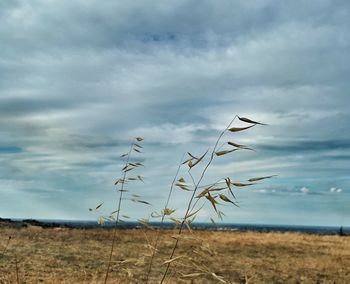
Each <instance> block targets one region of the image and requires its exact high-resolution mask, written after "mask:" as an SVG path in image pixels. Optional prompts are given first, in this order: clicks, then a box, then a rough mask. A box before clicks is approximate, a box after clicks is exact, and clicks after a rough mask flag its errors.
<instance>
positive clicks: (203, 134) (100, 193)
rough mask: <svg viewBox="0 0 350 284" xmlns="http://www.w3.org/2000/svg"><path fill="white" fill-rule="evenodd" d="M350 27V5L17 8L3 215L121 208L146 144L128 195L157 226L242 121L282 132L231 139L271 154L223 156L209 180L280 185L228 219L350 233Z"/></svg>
mask: <svg viewBox="0 0 350 284" xmlns="http://www.w3.org/2000/svg"><path fill="white" fill-rule="evenodd" d="M349 26H350V4H349V2H348V1H326V0H317V1H316V0H315V1H288V2H286V1H268V0H265V1H231V0H230V1H229V0H227V1H202V2H201V3H200V4H199V3H198V2H197V1H181V0H180V1H179V0H177V1H109V0H108V1H95V0H89V1H83V0H81V1H68V0H67V1H66V0H52V1H47V0H45V1H44V0H34V1H25V0H3V1H1V2H0V216H1V217H17V218H20V217H32V218H46V219H48V218H50V219H95V218H96V217H97V216H98V213H94V212H89V210H88V209H89V208H90V207H94V206H96V205H97V204H99V203H100V202H104V205H103V206H102V207H101V209H102V212H110V211H113V210H114V208H115V199H116V198H115V197H116V194H117V192H116V190H115V187H114V185H113V184H114V181H115V180H116V178H118V177H119V176H120V175H121V173H120V170H121V168H122V167H123V164H122V163H123V162H122V160H121V158H120V155H121V154H123V153H124V152H125V151H127V149H128V147H129V144H130V141H131V140H132V138H133V137H135V136H143V137H144V138H145V141H144V150H143V152H144V153H143V154H142V155H139V157H140V161H142V163H144V164H145V167H144V168H142V169H140V170H139V172H138V174H141V175H142V176H144V177H145V178H144V181H145V183H144V184H141V183H133V184H130V185H128V189H129V190H130V191H132V192H134V193H137V194H139V195H142V198H144V199H145V200H147V201H149V202H150V203H152V205H153V207H150V206H147V205H142V204H135V203H133V202H129V201H128V200H125V203H124V205H123V207H124V208H123V210H124V211H123V212H124V213H125V214H128V215H131V216H132V217H133V218H139V217H141V216H146V215H147V214H149V213H150V212H151V211H152V210H159V209H160V208H161V207H162V206H163V205H164V202H165V199H166V196H167V193H168V190H169V186H170V184H171V181H172V179H173V177H174V174H175V172H176V168H177V165H178V163H179V161H180V160H181V157H182V155H183V153H184V152H186V151H190V152H191V153H193V154H195V155H200V154H202V153H204V152H205V151H206V150H207V149H208V148H210V147H212V146H213V144H214V143H215V139H216V137H217V136H218V135H219V133H220V131H221V130H222V129H223V128H225V127H226V125H227V124H228V123H229V122H230V120H231V119H232V118H233V117H234V116H235V115H236V114H237V115H240V116H244V117H249V118H251V119H254V120H258V121H263V122H265V123H267V124H269V126H256V127H254V128H252V129H249V130H248V131H246V132H244V133H243V132H242V133H236V134H233V133H232V134H231V135H229V137H227V138H226V137H225V139H230V140H231V141H235V142H238V143H245V144H248V145H250V146H252V147H254V148H255V149H256V152H252V151H238V152H235V153H232V154H230V155H225V156H223V157H220V159H215V160H214V162H213V164H212V166H211V167H210V168H209V170H208V172H207V175H206V178H205V182H210V181H215V180H216V179H218V178H221V177H230V178H231V179H232V180H236V181H244V180H246V179H248V178H251V177H255V176H263V175H272V174H276V175H278V177H275V178H273V179H269V180H266V181H265V182H262V183H260V184H258V185H254V186H252V187H249V188H244V189H236V191H235V192H236V195H237V199H238V202H239V205H240V208H236V207H234V206H227V205H223V207H222V208H223V211H224V213H225V214H226V217H225V221H226V222H236V223H265V224H266V223H272V224H305V225H350V175H349V169H350V162H349V161H350V131H349V125H350V113H349V106H350V94H349V90H350V82H349V74H350V52H349V51H350V33H349ZM135 154H137V153H135ZM134 158H137V157H136V155H134ZM204 165H205V163H203V164H201V165H199V166H198V167H203V166H204ZM186 171H187V170H186V169H184V170H183V172H181V175H185V174H186ZM194 174H195V178H198V171H197V172H194ZM196 174H197V175H196ZM174 191H175V192H174V196H173V198H172V201H171V205H170V207H172V208H175V209H177V211H178V212H181V211H182V210H183V209H184V207H185V201H186V199H187V198H188V197H189V194H190V193H187V192H183V191H181V189H178V188H176V189H174ZM214 215H215V214H214V212H213V209H212V208H211V207H210V206H205V207H204V208H203V210H202V211H201V213H200V217H199V220H201V221H209V220H210V217H212V216H214Z"/></svg>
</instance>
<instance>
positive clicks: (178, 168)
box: [146, 153, 185, 284]
mask: <svg viewBox="0 0 350 284" xmlns="http://www.w3.org/2000/svg"><path fill="white" fill-rule="evenodd" d="M184 157H185V153H184V154H183V155H182V158H181V161H180V163H179V166H178V167H177V170H176V174H175V176H174V179H173V181H172V183H171V186H170V190H169V194H168V198H167V201H166V203H165V206H164V210H163V213H162V219H161V221H160V223H161V224H162V223H163V222H164V219H165V214H164V212H165V209H167V208H168V205H169V202H170V197H171V194H172V192H173V188H174V184H175V182H176V179H177V177H178V175H179V172H180V169H181V166H182V161H183V159H184ZM159 237H160V231H159V230H158V231H157V236H156V241H155V245H154V247H153V252H152V256H151V260H150V264H149V267H148V272H147V277H146V284H147V283H148V280H149V276H150V274H151V271H152V266H153V261H154V257H155V254H156V251H157V247H158V242H159Z"/></svg>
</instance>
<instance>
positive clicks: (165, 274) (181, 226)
mask: <svg viewBox="0 0 350 284" xmlns="http://www.w3.org/2000/svg"><path fill="white" fill-rule="evenodd" d="M236 118H237V115H236V116H235V117H234V118H233V119H232V120H231V122H230V123H229V125H228V126H227V127H226V128H225V129H224V130H223V131H222V132H221V133H220V135H219V137H218V139H217V140H216V143H215V145H214V148H213V151H212V152H211V155H210V159H209V161H208V163H207V165H206V166H205V168H204V170H203V171H202V174H201V176H200V178H199V180H198V182H197V184H196V186H195V188H194V190H193V193H192V196H191V199H190V201H189V203H188V206H187V210H186V213H185V216H184V218H183V220H182V222H181V225H180V228H179V233H178V234H179V235H181V233H182V230H183V228H184V224H185V222H186V217H187V216H188V213H189V212H190V209H191V205H192V202H193V199H194V197H195V195H196V192H197V189H198V187H199V185H200V183H201V182H202V180H203V178H204V175H205V173H206V172H207V170H208V168H209V166H210V165H211V163H212V162H213V160H214V156H215V151H216V148H217V146H218V144H219V142H220V140H221V138H222V136H223V135H224V134H225V132H226V131H227V130H228V129H229V128H230V126H231V124H232V123H233V122H234V121H235V119H236ZM178 243H179V238H176V241H175V244H174V247H173V250H172V252H171V254H170V257H169V259H172V258H173V256H174V254H175V251H176V249H177V247H178ZM170 264H171V262H169V263H168V264H167V266H166V269H165V272H164V274H163V277H162V279H161V281H160V284H162V283H163V282H164V280H165V278H166V276H167V274H168V271H169V268H170Z"/></svg>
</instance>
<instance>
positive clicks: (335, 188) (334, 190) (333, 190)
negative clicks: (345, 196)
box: [329, 187, 343, 193]
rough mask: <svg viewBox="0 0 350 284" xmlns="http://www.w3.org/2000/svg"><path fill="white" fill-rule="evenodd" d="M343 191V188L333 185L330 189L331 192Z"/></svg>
mask: <svg viewBox="0 0 350 284" xmlns="http://www.w3.org/2000/svg"><path fill="white" fill-rule="evenodd" d="M342 191H343V189H342V188H337V187H331V188H330V189H329V192H331V193H341V192H342Z"/></svg>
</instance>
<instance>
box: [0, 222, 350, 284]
mask: <svg viewBox="0 0 350 284" xmlns="http://www.w3.org/2000/svg"><path fill="white" fill-rule="evenodd" d="M158 234H159V245H158V250H157V254H156V256H155V258H154V265H153V268H152V271H151V273H150V276H149V283H159V281H160V279H161V275H162V273H163V272H164V270H165V268H166V264H163V263H164V261H166V260H168V259H169V255H170V252H171V249H172V247H173V245H174V241H175V238H176V235H177V232H176V231H161V232H160V233H159V232H158V231H156V230H118V231H117V232H116V246H115V250H114V254H113V257H112V266H111V272H110V274H109V277H108V283H145V280H146V277H147V276H146V275H147V271H148V267H149V260H150V258H151V254H152V251H153V248H154V241H155V239H156V238H157V236H158ZM9 237H11V240H10V241H8V239H9ZM112 238H113V230H106V229H89V230H83V229H66V228H64V229H63V228H46V229H43V228H41V227H37V226H30V227H28V228H20V229H19V228H0V283H18V282H19V283H103V281H104V278H105V273H106V269H107V263H108V257H109V251H110V247H111V243H112ZM178 256H179V258H178V259H176V260H175V261H173V262H172V263H171V265H170V270H169V271H170V273H169V277H168V278H167V279H166V282H164V283H224V282H223V281H225V282H226V283H341V284H343V283H350V237H340V236H319V235H306V234H299V233H257V232H208V231H196V232H193V234H191V233H190V232H188V231H187V232H185V233H184V234H183V236H182V237H181V238H180V241H179V248H178V250H177V251H176V252H175V257H178ZM16 262H17V265H16Z"/></svg>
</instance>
